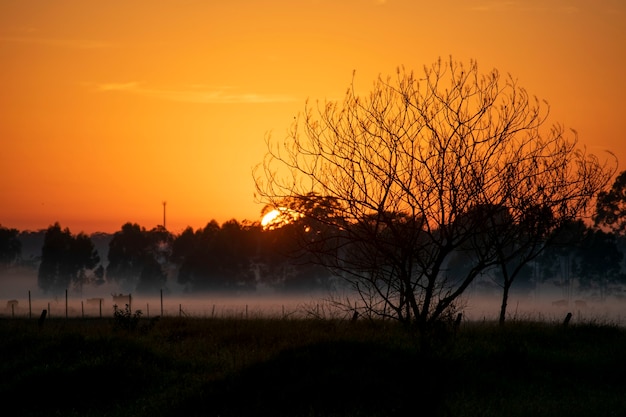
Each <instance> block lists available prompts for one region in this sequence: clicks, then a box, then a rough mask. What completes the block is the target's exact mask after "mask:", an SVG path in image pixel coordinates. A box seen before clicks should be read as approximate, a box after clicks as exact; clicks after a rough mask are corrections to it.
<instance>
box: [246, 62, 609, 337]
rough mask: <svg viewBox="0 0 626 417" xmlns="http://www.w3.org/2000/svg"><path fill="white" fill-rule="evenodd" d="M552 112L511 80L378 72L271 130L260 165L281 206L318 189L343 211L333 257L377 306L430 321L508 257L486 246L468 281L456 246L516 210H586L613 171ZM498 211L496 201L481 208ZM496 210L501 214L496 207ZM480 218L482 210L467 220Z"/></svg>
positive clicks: (467, 72) (565, 214) (262, 188)
mask: <svg viewBox="0 0 626 417" xmlns="http://www.w3.org/2000/svg"><path fill="white" fill-rule="evenodd" d="M548 109H549V107H548V105H547V104H546V103H543V104H542V103H541V102H540V101H539V100H538V99H536V98H533V97H531V96H530V95H529V94H528V93H527V92H526V90H524V89H523V88H521V87H520V86H518V84H517V81H516V80H515V79H513V78H512V77H511V76H508V77H505V78H502V77H501V76H500V74H499V73H498V71H497V70H492V71H490V72H488V73H486V74H480V73H479V71H478V65H477V63H476V62H475V61H471V62H470V63H469V65H468V66H464V65H463V64H461V63H458V62H455V61H453V60H452V59H450V60H449V61H442V60H438V61H437V62H435V63H434V64H433V65H432V66H426V67H424V71H423V74H422V75H421V76H419V77H418V76H416V75H414V74H413V73H412V72H407V71H405V70H404V69H399V70H398V71H397V74H396V77H395V78H391V77H388V78H387V79H383V78H382V77H381V78H379V79H378V80H377V81H376V83H375V84H374V87H373V90H372V92H371V93H370V94H369V95H367V96H365V97H361V96H359V95H357V94H356V92H355V88H354V84H353V86H352V88H349V89H348V91H347V93H346V96H345V99H344V101H343V103H335V102H327V103H324V104H322V105H318V106H314V105H312V104H310V103H309V102H307V103H306V106H305V110H304V113H303V114H302V115H300V116H299V117H297V118H296V120H295V122H294V125H293V127H292V130H291V131H290V133H289V135H288V137H287V138H286V139H284V140H280V141H273V140H272V138H271V137H268V138H267V149H268V152H267V154H266V157H265V159H264V161H263V162H262V163H261V164H259V166H257V168H256V170H255V171H254V177H255V182H256V188H257V193H258V196H259V198H260V199H261V200H262V201H263V202H265V203H267V204H270V205H272V206H274V207H277V206H280V204H282V202H283V201H284V200H285V199H290V198H291V199H300V198H303V197H305V196H307V195H310V194H311V193H314V194H316V195H321V196H324V197H325V198H328V199H332V200H333V201H334V202H335V203H336V205H337V207H338V209H337V210H336V213H338V215H336V216H334V217H332V218H331V219H325V218H321V217H319V216H316V215H315V214H314V213H305V214H307V215H310V217H312V218H315V219H316V220H318V221H320V222H326V223H328V224H332V225H333V226H334V227H333V228H329V229H327V230H328V232H329V233H333V234H334V235H333V236H326V237H325V238H324V239H323V241H324V242H326V243H332V242H334V245H335V247H334V248H330V247H327V250H328V252H329V255H331V254H332V255H334V256H327V257H321V258H320V260H321V262H323V264H324V265H325V266H327V267H329V268H333V269H335V270H337V271H338V273H341V274H343V275H344V276H346V277H347V278H348V279H349V282H350V283H352V285H353V287H354V289H355V290H356V292H357V294H358V296H359V297H360V300H361V302H362V303H363V304H364V305H365V307H364V308H365V309H367V310H369V311H370V312H371V313H372V314H380V315H389V316H391V317H394V318H396V319H398V320H400V321H403V322H406V323H416V324H417V326H418V327H423V326H425V325H427V324H428V323H431V322H434V321H437V320H440V319H442V318H444V317H448V316H450V314H451V313H453V312H454V309H455V303H456V302H457V301H458V298H459V296H460V295H462V294H463V293H464V291H465V289H466V288H467V287H468V286H469V285H470V283H471V282H472V281H473V280H474V278H475V277H476V276H477V275H478V274H480V272H481V271H484V270H486V269H488V268H490V267H492V266H493V265H495V264H496V263H497V262H498V254H497V251H496V250H495V244H494V242H493V241H489V242H484V243H487V244H485V245H483V246H482V247H480V248H479V247H476V248H475V249H480V250H475V253H474V263H473V264H472V265H471V267H470V268H469V269H468V271H467V272H466V273H465V274H464V275H462V276H450V275H449V274H447V273H446V268H447V264H448V263H449V261H450V259H451V257H452V256H453V254H454V253H455V252H456V251H457V250H459V249H460V248H462V247H463V246H464V245H466V244H468V243H469V242H471V239H472V238H473V237H475V236H476V230H477V228H478V227H479V226H480V225H483V224H485V223H486V222H487V221H488V219H490V218H492V217H493V216H494V215H496V213H497V212H498V211H497V210H500V209H502V208H505V209H507V210H508V211H509V214H510V215H511V216H512V218H513V219H514V220H515V222H518V221H519V220H521V219H522V217H523V212H524V210H525V209H527V208H528V207H531V206H532V205H538V206H540V207H543V208H546V209H547V210H549V211H551V212H552V215H553V216H554V217H555V218H559V219H567V218H575V217H577V216H580V215H583V214H584V213H585V210H586V209H587V206H588V204H589V202H590V201H591V199H592V198H593V197H594V196H595V195H596V194H597V193H598V192H599V191H600V190H602V189H603V187H604V186H605V185H606V184H607V182H608V179H609V178H610V177H611V175H612V172H611V170H610V169H609V168H608V165H607V164H604V163H601V162H600V161H599V160H598V159H597V158H596V157H595V156H593V155H588V154H586V153H585V152H584V150H581V149H579V148H578V147H577V135H576V133H575V132H573V131H572V132H571V135H572V138H571V139H568V138H567V137H566V132H565V131H564V129H563V127H562V126H560V125H553V126H551V127H548V128H545V127H544V125H545V124H546V122H547V117H548V113H549V111H548ZM477 207H483V208H485V207H487V208H489V209H488V210H486V211H485V210H476V208H477ZM494 210H496V211H494ZM468 213H471V215H468Z"/></svg>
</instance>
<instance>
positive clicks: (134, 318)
mask: <svg viewBox="0 0 626 417" xmlns="http://www.w3.org/2000/svg"><path fill="white" fill-rule="evenodd" d="M113 308H114V309H115V311H114V312H113V318H114V321H113V326H114V328H115V329H124V330H135V329H137V325H138V324H139V319H140V318H141V310H135V312H134V313H133V312H131V310H130V306H129V305H128V304H126V307H124V309H121V308H119V307H118V306H117V304H116V305H114V306H113Z"/></svg>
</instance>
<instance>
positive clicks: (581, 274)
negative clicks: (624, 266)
mask: <svg viewBox="0 0 626 417" xmlns="http://www.w3.org/2000/svg"><path fill="white" fill-rule="evenodd" d="M623 258H624V254H623V253H622V252H620V251H619V249H618V247H617V243H616V236H615V234H614V233H612V232H604V231H602V230H597V229H596V230H594V229H592V228H587V229H586V230H585V232H584V235H583V238H582V240H581V242H580V244H579V245H578V247H577V250H576V255H575V257H574V260H573V261H574V262H573V269H574V271H575V273H576V275H577V276H578V278H579V283H580V286H581V288H582V289H583V290H594V291H597V292H598V293H599V296H600V298H601V299H604V298H605V297H606V296H607V295H608V294H609V293H611V292H612V287H613V286H614V285H616V284H624V283H625V279H624V278H625V277H624V275H623V274H621V273H620V270H621V265H620V263H621V261H622V259H623Z"/></svg>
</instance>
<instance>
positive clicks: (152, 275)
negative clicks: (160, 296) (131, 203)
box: [106, 223, 174, 293]
mask: <svg viewBox="0 0 626 417" xmlns="http://www.w3.org/2000/svg"><path fill="white" fill-rule="evenodd" d="M173 241H174V237H173V236H172V235H171V233H169V232H168V231H167V230H166V229H165V228H163V227H162V226H158V227H156V228H154V229H152V230H149V231H148V230H146V229H145V228H142V227H140V226H139V225H138V224H136V223H135V224H132V223H126V224H124V225H123V226H122V229H121V231H119V232H116V233H115V234H114V235H113V238H112V239H111V241H110V243H109V253H108V258H109V259H108V260H109V264H108V266H107V269H106V277H107V279H108V280H109V281H114V282H117V283H119V284H121V285H122V286H123V287H125V288H127V289H129V290H130V289H134V290H137V291H138V292H144V293H145V292H153V291H157V290H159V289H160V288H162V287H163V285H164V284H165V283H166V282H167V269H168V264H169V261H170V256H171V250H172V244H173Z"/></svg>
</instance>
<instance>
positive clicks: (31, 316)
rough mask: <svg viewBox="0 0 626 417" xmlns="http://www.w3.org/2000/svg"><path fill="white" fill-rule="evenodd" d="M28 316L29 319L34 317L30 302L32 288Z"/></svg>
mask: <svg viewBox="0 0 626 417" xmlns="http://www.w3.org/2000/svg"><path fill="white" fill-rule="evenodd" d="M28 318H29V319H32V318H33V310H32V306H31V303H30V290H28Z"/></svg>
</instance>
